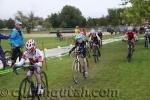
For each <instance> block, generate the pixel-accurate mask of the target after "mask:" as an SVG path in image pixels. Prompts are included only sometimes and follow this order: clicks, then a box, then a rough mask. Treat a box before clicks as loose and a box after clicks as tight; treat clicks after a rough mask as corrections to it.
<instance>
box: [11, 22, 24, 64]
mask: <svg viewBox="0 0 150 100" xmlns="http://www.w3.org/2000/svg"><path fill="white" fill-rule="evenodd" d="M10 42H11V47H12V57H11V60H12V65H11V67H12V66H13V65H14V64H15V62H16V60H17V58H18V57H19V60H20V59H21V56H22V51H21V48H22V47H23V46H24V37H23V31H22V22H20V21H18V20H17V21H16V22H15V28H14V29H13V30H12V32H11V36H10Z"/></svg>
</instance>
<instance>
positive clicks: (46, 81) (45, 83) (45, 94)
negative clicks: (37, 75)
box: [39, 71, 49, 100]
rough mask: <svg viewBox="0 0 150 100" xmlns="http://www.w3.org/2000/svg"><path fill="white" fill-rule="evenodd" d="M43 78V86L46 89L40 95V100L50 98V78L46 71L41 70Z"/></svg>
mask: <svg viewBox="0 0 150 100" xmlns="http://www.w3.org/2000/svg"><path fill="white" fill-rule="evenodd" d="M41 80H42V88H43V89H44V92H43V94H42V95H41V96H39V98H40V100H48V99H49V98H48V97H49V90H48V79H47V75H46V73H45V72H44V71H42V72H41Z"/></svg>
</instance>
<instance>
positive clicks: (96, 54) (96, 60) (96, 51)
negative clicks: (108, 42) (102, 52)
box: [93, 48, 99, 63]
mask: <svg viewBox="0 0 150 100" xmlns="http://www.w3.org/2000/svg"><path fill="white" fill-rule="evenodd" d="M93 56H94V62H95V63H97V62H98V60H99V58H98V50H97V48H94V49H93Z"/></svg>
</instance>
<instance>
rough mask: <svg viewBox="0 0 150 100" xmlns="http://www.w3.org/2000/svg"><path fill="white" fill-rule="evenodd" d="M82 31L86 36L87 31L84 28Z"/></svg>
mask: <svg viewBox="0 0 150 100" xmlns="http://www.w3.org/2000/svg"><path fill="white" fill-rule="evenodd" d="M82 33H83V36H84V37H86V34H87V32H86V30H85V29H84V28H83V29H82Z"/></svg>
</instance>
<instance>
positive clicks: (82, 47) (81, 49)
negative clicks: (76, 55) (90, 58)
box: [69, 41, 86, 57]
mask: <svg viewBox="0 0 150 100" xmlns="http://www.w3.org/2000/svg"><path fill="white" fill-rule="evenodd" d="M77 47H79V49H78V51H79V52H80V54H82V55H83V57H86V42H85V41H83V42H82V43H78V42H76V43H75V46H74V47H73V48H72V49H71V50H70V51H69V52H72V51H74V50H75V49H76V48H77Z"/></svg>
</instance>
